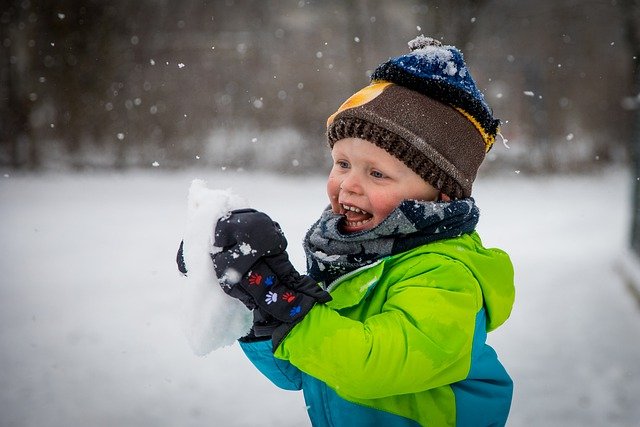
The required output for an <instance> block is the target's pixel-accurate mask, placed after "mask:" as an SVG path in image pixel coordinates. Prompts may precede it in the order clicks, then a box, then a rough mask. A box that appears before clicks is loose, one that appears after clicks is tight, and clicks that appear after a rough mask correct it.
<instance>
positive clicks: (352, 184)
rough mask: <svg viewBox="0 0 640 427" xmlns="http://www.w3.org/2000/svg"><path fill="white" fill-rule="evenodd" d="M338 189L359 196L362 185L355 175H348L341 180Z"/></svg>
mask: <svg viewBox="0 0 640 427" xmlns="http://www.w3.org/2000/svg"><path fill="white" fill-rule="evenodd" d="M340 189H341V190H342V191H346V192H348V193H354V194H360V193H362V183H361V182H360V179H359V177H358V176H357V175H356V174H355V173H350V174H348V175H347V176H345V177H344V178H343V180H342V182H341V183H340Z"/></svg>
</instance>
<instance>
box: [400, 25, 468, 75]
mask: <svg viewBox="0 0 640 427" xmlns="http://www.w3.org/2000/svg"><path fill="white" fill-rule="evenodd" d="M408 44H409V48H410V49H411V51H412V52H413V53H414V54H416V55H419V56H423V57H425V58H426V60H427V61H429V62H432V63H439V64H440V66H441V68H442V70H443V71H444V73H445V74H448V75H450V76H455V75H456V73H457V72H458V67H457V66H456V63H455V62H454V61H452V59H453V53H452V52H451V51H450V50H449V49H450V48H452V47H453V46H443V45H442V43H440V42H439V41H438V40H435V39H432V38H431V37H425V36H424V35H421V36H418V37H416V38H414V39H413V40H411V41H410V42H409V43H408ZM465 74H466V70H465V69H464V68H463V69H462V70H460V75H461V76H462V77H464V76H465Z"/></svg>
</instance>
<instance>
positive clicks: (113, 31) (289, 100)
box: [0, 0, 640, 172]
mask: <svg viewBox="0 0 640 427" xmlns="http://www.w3.org/2000/svg"><path fill="white" fill-rule="evenodd" d="M3 4H4V6H2V9H0V13H1V15H0V24H1V25H0V28H1V29H2V35H1V42H2V51H1V52H2V53H1V55H2V56H1V57H0V83H1V84H0V88H1V89H0V90H1V92H0V117H1V125H0V165H4V166H5V167H11V168H16V169H22V168H26V169H40V168H59V167H65V168H67V167H69V168H77V169H81V168H89V167H90V168H97V167H98V168H129V167H134V166H135V167H152V165H153V164H154V162H157V163H155V164H156V165H160V166H162V167H171V168H181V167H186V166H193V165H206V166H227V167H244V168H260V169H271V170H273V169H276V170H278V171H296V170H303V171H305V172H308V171H320V170H324V168H325V167H326V159H327V152H326V149H325V146H324V143H323V139H324V124H325V120H326V118H327V117H328V116H329V115H330V114H331V113H332V112H333V111H335V109H336V108H337V106H338V105H340V103H341V102H342V101H343V100H344V99H345V98H346V97H348V96H349V95H350V94H352V93H353V92H355V91H356V90H357V89H359V88H361V87H363V86H365V85H366V84H367V82H368V74H369V73H370V72H371V70H373V69H374V68H375V67H376V66H377V65H378V64H379V63H381V62H383V61H385V60H386V59H387V58H388V57H390V56H396V55H399V54H402V53H404V52H406V51H408V48H407V45H406V43H407V41H409V40H410V39H412V38H414V37H415V36H416V35H419V34H425V35H430V36H433V37H436V38H439V39H441V40H442V41H443V42H444V43H446V44H453V45H456V46H458V47H459V48H461V49H462V51H463V52H464V54H465V58H466V60H467V63H468V65H469V67H470V69H471V71H472V74H473V76H474V78H475V79H476V80H477V82H478V85H479V86H480V88H482V89H483V90H484V91H485V94H486V97H487V100H488V102H489V104H490V105H491V106H492V107H493V108H494V111H495V114H496V116H497V117H499V118H501V119H502V120H503V122H504V125H503V127H502V134H503V136H504V137H505V138H506V139H507V140H508V143H507V144H508V145H509V146H510V147H511V150H509V151H505V150H503V149H502V148H503V147H497V149H496V150H495V151H496V153H492V155H491V156H490V158H489V160H491V159H494V158H495V157H496V156H500V157H501V161H500V166H499V167H501V168H504V167H505V165H509V166H508V167H509V168H511V169H518V170H533V171H549V170H554V171H555V170H561V171H566V170H572V171H573V170H587V169H591V168H593V167H598V166H600V165H603V164H607V165H608V164H611V163H615V164H623V163H625V162H627V161H628V160H629V154H630V151H629V147H630V141H631V138H632V129H633V122H634V115H636V116H637V112H638V105H639V104H640V98H639V95H638V94H639V93H640V90H638V88H634V80H633V78H634V77H633V76H634V67H635V68H636V71H635V72H636V74H637V73H638V71H637V67H638V63H639V60H638V56H639V51H640V42H638V40H639V36H638V32H639V30H638V27H639V26H640V23H639V22H640V18H639V17H638V9H639V6H638V1H637V0H583V1H577V0H559V1H558V0H541V1H537V2H530V1H526V0H493V1H490V0H475V1H474V0H455V1H418V0H398V1H393V2H382V1H367V0H353V1H303V0H283V1H273V0H254V1H251V0H219V1H206V0H184V1H180V2H174V1H169V0H138V1H135V2H131V1H123V0H112V1H100V0H61V1H50V0H45V1H31V0H22V1H20V0H18V1H16V0H13V1H7V2H3ZM635 84H636V85H637V83H635ZM498 145H501V144H498ZM487 164H488V165H487V166H485V168H486V169H487V170H489V169H491V168H492V166H493V165H491V162H487ZM493 167H495V166H493Z"/></svg>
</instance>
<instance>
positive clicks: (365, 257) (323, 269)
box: [304, 198, 480, 285]
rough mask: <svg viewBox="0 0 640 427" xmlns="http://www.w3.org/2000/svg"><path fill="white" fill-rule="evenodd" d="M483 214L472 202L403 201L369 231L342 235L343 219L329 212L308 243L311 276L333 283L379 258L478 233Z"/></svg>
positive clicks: (307, 253)
mask: <svg viewBox="0 0 640 427" xmlns="http://www.w3.org/2000/svg"><path fill="white" fill-rule="evenodd" d="M479 217H480V211H479V209H478V208H477V206H476V205H475V201H474V200H473V199H472V198H467V199H460V200H454V201H451V202H420V201H415V200H405V201H403V202H402V203H400V205H399V206H398V207H397V208H396V209H395V210H394V211H393V212H391V213H390V214H389V216H388V217H387V218H385V219H384V220H383V221H382V222H381V223H380V224H378V225H377V226H376V227H374V228H372V229H371V230H364V231H359V232H356V233H351V234H343V233H342V232H340V225H341V222H342V220H343V218H344V216H342V215H338V214H335V213H333V212H332V211H331V209H330V208H327V210H325V211H324V212H323V213H322V215H321V216H320V219H319V220H318V221H317V222H316V223H315V224H313V225H312V226H311V228H310V229H309V231H308V232H307V234H306V236H305V239H304V250H305V253H306V256H307V272H308V274H309V275H310V276H311V277H313V278H314V279H315V280H317V281H319V282H324V283H325V284H326V285H328V284H330V283H331V282H333V281H334V280H336V279H337V278H339V277H340V276H342V275H344V274H346V273H349V272H351V271H353V270H355V269H357V268H360V267H362V266H365V265H368V264H372V263H374V262H376V261H377V260H379V259H381V258H385V257H387V256H390V255H395V254H398V253H401V252H405V251H407V250H409V249H413V248H416V247H418V246H421V245H424V244H427V243H431V242H435V241H437V240H443V239H450V238H452V237H457V236H460V235H462V234H467V233H471V232H472V231H473V230H475V227H476V224H477V223H478V219H479Z"/></svg>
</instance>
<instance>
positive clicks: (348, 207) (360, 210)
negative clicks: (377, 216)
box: [342, 205, 367, 214]
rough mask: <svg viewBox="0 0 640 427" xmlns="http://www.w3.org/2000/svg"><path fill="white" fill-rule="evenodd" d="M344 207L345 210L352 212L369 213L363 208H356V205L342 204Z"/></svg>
mask: <svg viewBox="0 0 640 427" xmlns="http://www.w3.org/2000/svg"><path fill="white" fill-rule="evenodd" d="M342 208H343V209H344V210H347V211H352V212H356V213H362V214H366V213H367V212H365V211H363V210H362V209H358V208H356V207H355V206H349V205H342Z"/></svg>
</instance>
